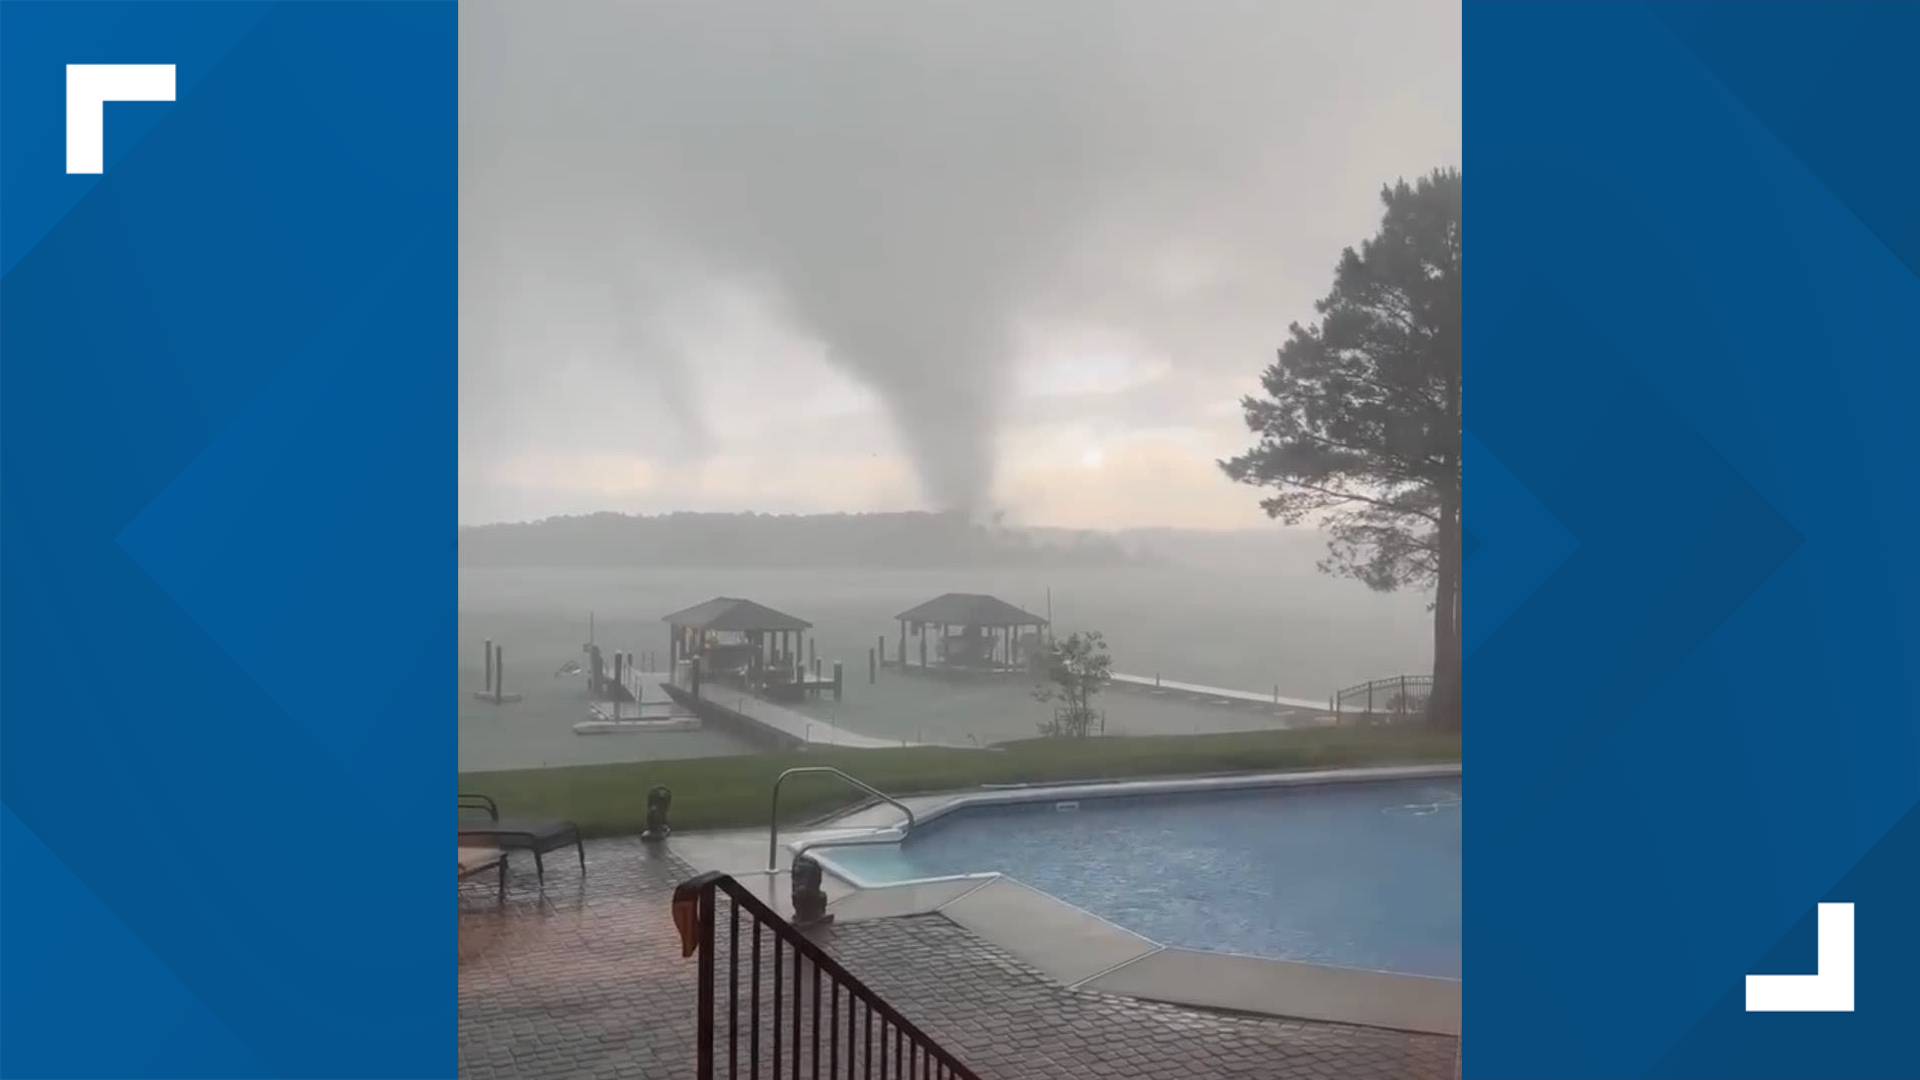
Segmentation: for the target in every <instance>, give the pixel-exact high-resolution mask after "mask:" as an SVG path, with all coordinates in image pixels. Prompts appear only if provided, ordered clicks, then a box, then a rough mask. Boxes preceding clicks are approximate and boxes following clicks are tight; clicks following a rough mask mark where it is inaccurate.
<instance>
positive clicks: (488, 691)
mask: <svg viewBox="0 0 1920 1080" xmlns="http://www.w3.org/2000/svg"><path fill="white" fill-rule="evenodd" d="M485 647H486V650H487V682H486V685H485V686H484V687H483V688H482V689H481V692H482V693H486V694H491V693H493V639H492V638H488V639H487V644H486V646H485Z"/></svg>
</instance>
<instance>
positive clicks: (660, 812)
mask: <svg viewBox="0 0 1920 1080" xmlns="http://www.w3.org/2000/svg"><path fill="white" fill-rule="evenodd" d="M672 806H673V791H672V789H670V788H668V787H666V786H665V785H656V786H655V787H654V789H653V790H652V791H649V792H647V829H646V831H645V832H643V833H641V834H640V839H642V840H645V841H647V842H648V843H654V844H657V843H659V842H660V841H662V840H665V839H666V838H667V837H668V836H671V835H672V834H673V827H672V826H671V825H668V824H667V810H668V809H670V808H671V807H672Z"/></svg>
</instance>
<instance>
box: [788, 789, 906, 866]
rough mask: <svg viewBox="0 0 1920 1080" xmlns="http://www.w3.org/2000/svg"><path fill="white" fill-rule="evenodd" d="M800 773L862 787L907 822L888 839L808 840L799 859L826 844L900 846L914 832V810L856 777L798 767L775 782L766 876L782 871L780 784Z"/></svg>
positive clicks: (799, 851)
mask: <svg viewBox="0 0 1920 1080" xmlns="http://www.w3.org/2000/svg"><path fill="white" fill-rule="evenodd" d="M800 773H831V774H833V775H834V776H837V777H839V778H840V779H842V780H845V781H846V782H847V783H849V784H851V785H853V786H854V787H856V788H859V789H860V790H861V791H864V792H866V793H867V794H869V795H871V796H873V797H874V798H876V799H879V800H880V801H881V802H883V803H886V804H888V805H890V806H892V807H894V808H895V809H897V810H899V811H900V812H901V813H902V814H905V815H906V816H907V823H906V824H905V825H902V826H900V827H899V828H898V829H896V830H891V834H890V835H887V836H872V837H852V838H849V839H844V840H843V839H840V838H838V837H835V838H832V839H821V840H817V841H807V842H805V843H802V844H800V845H799V846H798V847H796V848H794V851H793V857H794V858H796V859H797V858H799V857H800V856H801V855H804V854H806V851H807V849H808V848H810V847H817V846H820V845H823V844H832V845H834V846H835V847H842V846H852V845H855V844H897V843H899V842H900V841H902V840H905V839H906V838H907V834H908V833H909V832H911V831H913V809H912V808H911V807H909V806H908V805H907V804H906V803H903V802H901V801H900V800H899V799H896V798H894V797H893V796H891V795H889V794H887V793H886V792H884V791H881V790H880V789H879V788H877V787H874V786H873V785H872V784H869V783H867V782H866V781H865V780H862V779H860V778H859V777H857V776H851V775H848V774H847V773H843V772H841V771H840V770H839V769H836V768H834V767H833V766H831V765H802V766H800V767H798V768H793V769H788V770H787V771H786V772H783V773H781V774H780V775H779V776H778V777H776V778H774V781H773V814H772V820H771V821H770V822H769V824H768V827H767V873H769V874H775V873H779V871H780V785H782V784H784V783H786V782H787V777H789V776H795V775H798V774H800Z"/></svg>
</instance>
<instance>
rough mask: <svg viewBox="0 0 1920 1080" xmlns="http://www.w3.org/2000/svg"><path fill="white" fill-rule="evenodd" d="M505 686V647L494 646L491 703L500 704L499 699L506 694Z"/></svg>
mask: <svg viewBox="0 0 1920 1080" xmlns="http://www.w3.org/2000/svg"><path fill="white" fill-rule="evenodd" d="M506 685H507V647H506V646H505V645H495V646H494V647H493V703H494V704H495V705H498V704H500V699H501V697H502V696H503V695H504V694H505V692H506Z"/></svg>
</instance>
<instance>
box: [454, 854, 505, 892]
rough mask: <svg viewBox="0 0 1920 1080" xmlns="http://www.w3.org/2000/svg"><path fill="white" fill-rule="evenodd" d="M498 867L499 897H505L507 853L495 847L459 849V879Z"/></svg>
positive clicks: (463, 879)
mask: <svg viewBox="0 0 1920 1080" xmlns="http://www.w3.org/2000/svg"><path fill="white" fill-rule="evenodd" d="M496 867H498V868H499V870H500V899H502V900H505V899H506V898H507V853H506V852H504V851H501V850H500V849H499V848H496V847H463V848H461V849H460V880H461V881H465V880H467V879H468V878H470V877H476V876H478V875H480V874H484V873H486V872H487V871H488V870H492V869H494V868H496Z"/></svg>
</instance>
